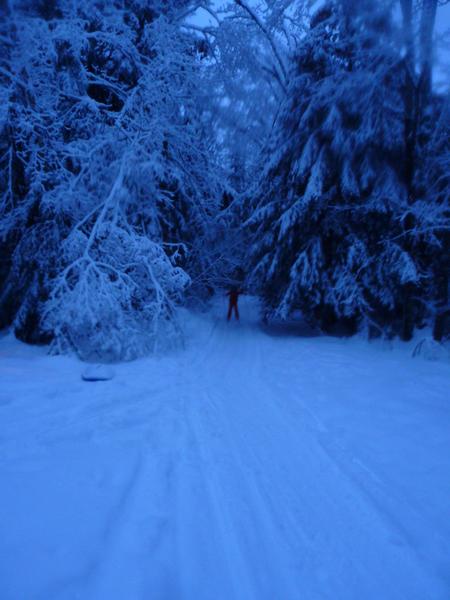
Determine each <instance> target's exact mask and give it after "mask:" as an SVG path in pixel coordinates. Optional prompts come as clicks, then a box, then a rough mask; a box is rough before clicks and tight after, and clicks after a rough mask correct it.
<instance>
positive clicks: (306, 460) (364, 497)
mask: <svg viewBox="0 0 450 600" xmlns="http://www.w3.org/2000/svg"><path fill="white" fill-rule="evenodd" d="M223 303H225V299H224V300H223ZM224 311H225V307H224V306H223V305H222V306H217V307H216V309H215V310H214V311H212V312H211V313H210V314H208V315H204V316H196V317H194V316H192V315H189V314H188V313H185V315H184V319H185V321H186V322H185V326H186V330H187V337H186V348H185V350H184V351H181V350H180V351H179V352H174V353H173V354H171V355H168V356H165V357H161V358H156V359H155V358H148V359H143V360H139V361H135V362H132V363H128V364H121V365H117V366H116V367H115V370H116V376H115V378H114V379H113V380H111V381H108V382H98V383H86V382H83V381H82V380H81V378H80V373H81V371H82V370H83V368H84V367H83V365H82V364H81V363H79V362H77V361H76V359H74V358H71V357H49V356H47V355H46V353H45V349H40V348H33V347H28V346H25V345H23V344H20V343H19V342H17V341H15V340H13V339H12V337H11V336H6V337H4V338H3V339H2V340H0V378H1V379H0V381H1V390H0V482H1V488H0V489H1V492H0V598H1V600H38V599H39V600H41V599H42V600H68V599H72V600H73V599H79V600H91V599H95V600H116V599H117V600H141V599H142V600H153V599H155V600H178V599H183V600H184V599H186V600H191V599H192V600H253V599H254V600H297V599H298V600H426V599H430V600H441V599H442V600H444V599H445V600H448V598H450V394H449V387H450V386H449V383H450V365H449V364H448V363H445V362H428V361H425V360H424V359H422V358H417V359H412V358H411V349H410V348H406V347H395V348H393V349H386V348H383V347H381V346H380V345H379V344H370V345H369V344H368V343H367V342H365V341H363V340H358V339H348V340H342V339H335V338H330V337H299V336H294V335H285V334H287V333H289V332H288V331H285V332H280V331H278V330H276V329H273V330H272V331H262V330H261V329H260V328H258V326H257V325H256V322H255V316H254V315H255V309H254V305H253V303H252V301H251V300H250V299H245V298H244V299H243V302H242V306H241V311H242V317H243V318H242V322H241V323H239V324H237V323H230V324H227V323H226V322H224V320H223V313H224Z"/></svg>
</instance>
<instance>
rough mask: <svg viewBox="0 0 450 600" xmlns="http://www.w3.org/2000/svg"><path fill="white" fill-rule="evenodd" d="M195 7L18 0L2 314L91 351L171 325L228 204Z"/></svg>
mask: <svg viewBox="0 0 450 600" xmlns="http://www.w3.org/2000/svg"><path fill="white" fill-rule="evenodd" d="M188 4H189V3H187V2H186V3H182V2H181V3H180V2H177V3H175V2H174V3H167V2H163V1H161V2H159V1H156V0H155V1H154V2H145V3H140V2H132V1H127V0H123V1H122V0H118V1H117V2H113V3H109V2H85V1H83V2H81V1H80V2H72V1H70V2H69V1H66V0H55V2H53V3H47V2H45V3H42V4H39V3H34V2H31V3H26V2H17V3H13V2H11V3H10V8H9V11H8V14H7V15H6V16H5V20H4V22H3V29H2V32H1V35H2V43H3V44H4V46H5V48H6V49H7V53H6V56H5V58H4V59H3V64H2V65H1V71H0V75H1V77H2V83H3V84H4V87H3V90H2V93H3V96H4V97H3V98H2V99H4V103H2V109H1V110H2V113H1V121H0V126H1V143H0V145H1V150H2V157H1V163H0V169H1V179H0V182H1V193H2V195H1V204H0V209H1V226H0V239H1V243H2V250H3V252H4V253H5V254H3V253H2V256H3V255H6V252H8V253H9V256H10V258H9V259H8V260H7V261H6V262H5V263H4V264H2V268H1V281H0V306H1V312H2V315H3V318H2V320H3V324H8V323H9V322H11V321H12V323H13V326H14V328H15V331H16V333H17V334H18V335H20V336H21V337H22V338H24V339H27V340H34V341H42V340H49V339H52V340H53V347H54V348H55V349H57V350H65V349H67V348H71V349H74V350H76V351H77V352H78V353H79V354H80V356H82V357H83V358H88V359H91V358H102V359H108V360H112V359H117V358H131V357H133V356H136V355H139V354H142V353H144V352H147V351H149V350H151V349H152V348H154V347H155V345H157V344H158V343H160V342H161V341H164V342H167V341H169V342H170V341H171V340H173V339H174V338H175V337H176V336H177V331H178V330H177V324H176V319H175V316H174V310H173V308H174V302H176V301H177V299H179V298H180V296H181V295H182V294H183V292H184V290H185V288H186V286H187V285H188V284H189V280H190V276H197V275H198V272H199V271H201V270H202V269H204V268H205V264H204V263H205V262H206V261H207V257H205V254H206V253H205V252H204V251H203V250H204V245H205V237H206V235H207V234H208V235H211V234H210V233H209V224H210V220H211V218H212V216H213V214H214V212H215V210H216V206H217V202H218V199H219V194H218V186H217V181H216V178H215V171H214V170H213V169H212V161H211V153H210V147H209V145H210V141H208V136H207V135H206V133H205V131H204V130H203V129H202V125H201V120H200V118H199V115H198V109H197V102H196V98H197V93H198V90H199V88H200V79H199V69H198V61H199V57H198V54H197V51H196V47H195V43H194V40H193V39H192V38H191V37H190V36H188V35H187V34H186V33H182V32H181V29H180V26H179V25H180V22H179V18H182V17H183V9H184V8H186V7H187V6H188Z"/></svg>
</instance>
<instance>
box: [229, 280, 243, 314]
mask: <svg viewBox="0 0 450 600" xmlns="http://www.w3.org/2000/svg"><path fill="white" fill-rule="evenodd" d="M243 293H244V292H243V291H242V290H240V289H239V288H236V287H232V288H231V290H230V291H229V292H227V296H228V297H229V299H230V300H229V303H228V315H227V321H229V320H230V319H231V314H232V312H233V308H234V315H235V317H236V319H237V320H238V321H239V309H238V299H239V296H240V295H241V294H243Z"/></svg>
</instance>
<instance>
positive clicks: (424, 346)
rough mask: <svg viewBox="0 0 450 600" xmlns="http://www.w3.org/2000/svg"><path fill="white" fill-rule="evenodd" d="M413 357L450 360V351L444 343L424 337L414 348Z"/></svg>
mask: <svg viewBox="0 0 450 600" xmlns="http://www.w3.org/2000/svg"><path fill="white" fill-rule="evenodd" d="M412 355H413V357H416V356H422V358H425V359H426V360H448V358H449V353H448V351H447V349H446V348H445V346H444V345H443V344H440V343H439V342H436V341H435V340H433V339H432V338H424V339H423V340H421V341H420V342H419V343H418V344H417V346H416V347H415V348H414V351H413V353H412Z"/></svg>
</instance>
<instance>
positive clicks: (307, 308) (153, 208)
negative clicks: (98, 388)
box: [0, 0, 450, 360]
mask: <svg viewBox="0 0 450 600" xmlns="http://www.w3.org/2000/svg"><path fill="white" fill-rule="evenodd" d="M216 4H217V3H214V2H195V1H191V0H186V1H178V0H177V2H175V1H173V2H167V1H164V0H146V1H143V0H140V1H138V0H136V1H133V0H113V1H108V2H106V1H99V0H83V1H82V0H42V1H41V2H38V1H33V0H11V1H10V2H9V3H7V4H6V5H2V8H1V9H0V11H1V13H2V14H1V20H0V48H1V53H0V99H1V105H0V215H1V216H0V254H1V262H0V327H12V328H13V330H14V332H15V334H16V335H17V336H18V337H19V338H20V339H23V340H25V341H28V342H33V343H51V347H52V349H53V351H55V352H64V351H68V350H72V351H75V352H77V353H78V355H79V356H81V357H82V358H84V359H89V360H92V359H102V360H116V359H126V358H132V357H135V356H138V355H141V354H144V353H147V352H149V351H152V350H154V349H155V348H158V347H162V346H164V345H168V344H173V343H176V342H177V340H178V339H179V337H180V330H179V327H178V325H177V319H176V310H175V308H176V306H177V305H179V304H182V303H185V302H187V301H189V302H193V301H197V302H198V301H199V300H204V299H206V298H207V297H208V296H209V295H211V294H212V293H213V292H214V290H215V289H216V288H220V287H223V286H225V285H229V284H231V283H238V284H240V285H245V286H246V288H247V289H248V290H250V291H251V292H252V293H254V294H257V295H259V296H260V297H261V298H262V301H263V307H264V317H265V318H267V319H269V320H270V319H277V318H288V317H289V315H290V314H291V313H292V312H293V311H294V310H298V309H300V310H301V311H302V312H303V314H304V316H305V317H306V318H307V319H308V320H309V321H310V322H311V323H312V324H313V325H315V326H317V327H319V328H320V329H321V330H322V331H325V332H338V331H339V332H345V333H347V334H351V333H355V332H357V331H361V330H364V331H366V332H367V334H368V335H370V336H389V337H393V336H399V337H400V338H401V339H404V340H409V339H411V337H412V335H413V333H414V329H415V328H421V327H423V326H425V325H428V326H430V327H432V328H433V336H434V338H435V339H436V340H437V341H442V340H443V339H444V338H446V337H448V335H449V328H450V323H449V321H450V319H449V318H448V315H449V298H448V290H449V278H448V275H449V270H450V247H449V245H450V244H449V193H450V111H449V101H448V96H447V95H446V94H445V93H444V92H441V91H437V90H436V89H435V87H434V86H433V64H434V63H433V52H434V46H433V40H434V28H435V21H436V13H437V10H438V4H437V0H422V2H421V3H414V5H413V2H412V0H401V1H400V2H387V1H386V2H379V1H375V0H363V1H361V2H358V3H354V2H350V1H349V0H334V1H329V2H325V3H320V5H319V8H317V9H315V10H314V9H313V10H308V6H309V5H310V3H307V2H305V3H303V2H301V1H300V0H297V1H292V2H285V1H284V2H282V1H277V0H274V1H273V2H268V3H267V6H266V7H261V6H258V8H255V7H254V6H253V4H252V3H251V2H244V1H240V0H239V1H238V0H235V1H234V2H231V3H230V4H229V5H228V6H227V7H224V8H223V10H218V9H217V7H216ZM200 7H201V8H200ZM205 23H206V24H205ZM447 83H448V82H447Z"/></svg>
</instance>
